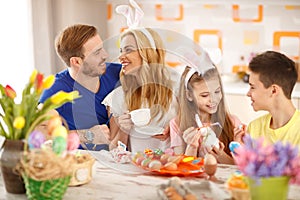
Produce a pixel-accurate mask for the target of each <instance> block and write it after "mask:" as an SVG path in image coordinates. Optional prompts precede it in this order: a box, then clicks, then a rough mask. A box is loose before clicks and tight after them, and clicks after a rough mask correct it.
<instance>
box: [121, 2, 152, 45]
mask: <svg viewBox="0 0 300 200" xmlns="http://www.w3.org/2000/svg"><path fill="white" fill-rule="evenodd" d="M129 3H130V5H119V6H117V7H116V12H117V13H118V14H122V15H124V16H125V18H126V19H127V26H128V27H129V28H130V29H138V30H140V31H141V32H142V33H143V34H144V35H145V36H146V37H147V38H148V40H149V42H150V45H151V48H153V49H155V48H156V47H155V42H154V39H153V37H152V35H151V34H150V33H149V31H148V30H147V29H145V28H138V26H139V23H140V21H141V19H142V17H143V16H144V12H143V10H142V9H141V8H140V7H139V5H138V4H137V3H136V2H135V1H134V0H129Z"/></svg>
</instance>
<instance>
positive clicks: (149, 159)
mask: <svg viewBox="0 0 300 200" xmlns="http://www.w3.org/2000/svg"><path fill="white" fill-rule="evenodd" d="M150 162H151V158H146V159H145V160H143V161H142V162H141V166H142V167H148V165H149V163H150Z"/></svg>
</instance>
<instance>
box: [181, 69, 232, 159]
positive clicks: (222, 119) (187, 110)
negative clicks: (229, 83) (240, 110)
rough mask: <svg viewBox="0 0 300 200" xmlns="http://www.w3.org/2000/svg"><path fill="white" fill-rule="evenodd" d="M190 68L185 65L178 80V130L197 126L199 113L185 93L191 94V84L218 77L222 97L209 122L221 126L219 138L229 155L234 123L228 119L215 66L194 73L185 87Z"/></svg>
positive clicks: (219, 78)
mask: <svg viewBox="0 0 300 200" xmlns="http://www.w3.org/2000/svg"><path fill="white" fill-rule="evenodd" d="M190 69H191V68H190V67H188V66H187V67H186V68H185V70H184V72H183V74H182V76H181V80H180V88H179V115H178V119H177V120H178V124H179V127H180V130H181V131H182V132H183V131H184V130H186V129H187V128H189V127H192V126H193V127H197V123H196V121H195V114H200V115H201V113H199V109H198V107H197V105H196V104H195V103H194V102H195V99H193V101H190V100H188V98H187V93H190V94H191V95H190V96H193V95H192V90H193V84H194V83H198V82H201V81H206V80H210V79H216V78H217V79H218V80H219V82H220V85H221V93H222V99H221V101H220V103H219V105H218V109H217V111H216V112H215V113H214V114H212V115H211V121H210V123H215V122H219V123H220V125H221V126H222V130H221V132H220V136H219V139H220V141H221V142H223V143H224V145H225V149H224V151H225V152H226V153H227V154H228V155H230V156H231V154H230V150H229V143H230V142H231V141H233V134H234V133H233V129H234V124H233V122H232V120H231V119H230V116H229V113H228V111H227V110H226V106H225V101H224V92H223V87H222V83H221V77H220V75H219V72H218V70H217V68H216V67H214V68H212V69H209V70H208V71H206V72H205V73H204V74H203V75H201V76H199V75H198V73H194V74H193V75H192V76H191V78H190V79H189V81H188V84H187V88H186V86H185V78H186V75H187V73H188V72H189V70H190ZM217 134H218V133H217Z"/></svg>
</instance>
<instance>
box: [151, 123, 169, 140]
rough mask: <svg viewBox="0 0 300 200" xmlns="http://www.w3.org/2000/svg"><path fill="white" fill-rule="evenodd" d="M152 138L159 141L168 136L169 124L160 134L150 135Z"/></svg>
mask: <svg viewBox="0 0 300 200" xmlns="http://www.w3.org/2000/svg"><path fill="white" fill-rule="evenodd" d="M152 137H153V138H156V139H159V140H161V141H165V140H166V139H168V138H169V137H170V125H168V126H167V127H166V128H165V129H164V131H163V132H162V133H160V134H157V135H154V136H152Z"/></svg>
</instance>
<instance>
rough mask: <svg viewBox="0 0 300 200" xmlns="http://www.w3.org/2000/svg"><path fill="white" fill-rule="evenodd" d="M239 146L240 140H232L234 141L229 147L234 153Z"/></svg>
mask: <svg viewBox="0 0 300 200" xmlns="http://www.w3.org/2000/svg"><path fill="white" fill-rule="evenodd" d="M239 146H241V144H240V143H238V142H235V141H232V142H230V143H229V149H230V151H231V152H232V153H235V152H234V150H235V149H236V148H238V147H239Z"/></svg>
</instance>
